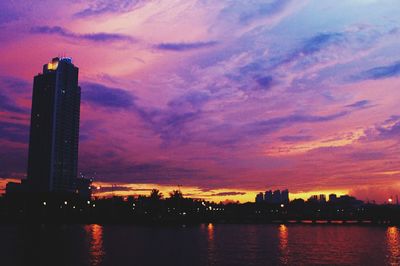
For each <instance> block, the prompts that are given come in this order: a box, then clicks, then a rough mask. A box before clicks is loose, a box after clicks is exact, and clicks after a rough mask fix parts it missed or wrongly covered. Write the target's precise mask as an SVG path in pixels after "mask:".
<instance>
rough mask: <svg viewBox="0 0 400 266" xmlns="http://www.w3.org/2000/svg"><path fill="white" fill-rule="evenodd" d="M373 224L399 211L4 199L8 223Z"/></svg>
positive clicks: (346, 205)
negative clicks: (304, 222) (306, 222)
mask: <svg viewBox="0 0 400 266" xmlns="http://www.w3.org/2000/svg"><path fill="white" fill-rule="evenodd" d="M304 220H307V221H311V222H317V221H326V222H331V221H345V222H346V221H356V222H357V221H359V222H361V221H368V222H371V223H383V224H400V208H399V206H397V205H375V204H364V203H362V202H361V201H358V200H355V199H354V198H352V197H349V198H348V200H342V201H339V202H305V201H304V200H293V201H291V202H289V203H288V204H271V203H266V202H260V203H243V204H240V203H229V204H222V203H219V204H217V203H214V202H208V201H204V200H199V199H192V198H186V197H184V196H183V194H182V192H181V191H179V190H175V191H172V192H171V193H170V194H169V195H168V196H167V197H164V196H163V195H162V194H161V193H160V191H158V190H156V189H154V190H152V191H151V193H150V195H149V196H139V197H133V196H131V197H117V196H116V197H112V198H99V199H82V198H79V197H78V196H76V195H74V194H40V195H38V194H35V195H33V194H24V195H12V196H7V197H2V198H0V221H1V222H3V223H32V222H38V223H118V224H122V223H127V224H130V223H136V224H176V223H179V224H190V223H208V222H212V223H273V222H283V223H284V222H296V221H298V222H300V221H304Z"/></svg>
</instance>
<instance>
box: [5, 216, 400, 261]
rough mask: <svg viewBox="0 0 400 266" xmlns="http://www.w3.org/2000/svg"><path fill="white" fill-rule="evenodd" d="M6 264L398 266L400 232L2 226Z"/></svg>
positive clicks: (385, 229)
mask: <svg viewBox="0 0 400 266" xmlns="http://www.w3.org/2000/svg"><path fill="white" fill-rule="evenodd" d="M0 234H1V238H0V258H1V263H0V264H1V265H3V266H8V265H60V266H62V265H74V266H75V265H109V266H114V265H121V266H124V265H399V263H400V231H399V228H397V227H393V226H389V227H383V226H357V225H354V226H340V225H325V226H322V225H315V226H307V225H298V224H291V225H226V224H224V225H220V224H217V225H214V224H201V225H193V226H138V225H124V226H123V225H105V226H101V225H96V224H93V225H26V224H25V225H18V226H17V225H10V226H6V225H3V226H0Z"/></svg>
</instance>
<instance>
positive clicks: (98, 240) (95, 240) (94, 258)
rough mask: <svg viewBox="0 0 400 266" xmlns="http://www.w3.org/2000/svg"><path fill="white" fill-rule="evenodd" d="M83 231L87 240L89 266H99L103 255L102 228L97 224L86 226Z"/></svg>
mask: <svg viewBox="0 0 400 266" xmlns="http://www.w3.org/2000/svg"><path fill="white" fill-rule="evenodd" d="M85 231H86V233H87V235H88V239H89V256H90V265H92V266H97V265H101V263H102V261H103V257H104V255H105V252H104V248H103V226H101V225H98V224H91V225H86V226H85Z"/></svg>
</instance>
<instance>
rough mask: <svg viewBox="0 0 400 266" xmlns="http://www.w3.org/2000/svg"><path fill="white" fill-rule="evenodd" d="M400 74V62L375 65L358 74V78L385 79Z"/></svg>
mask: <svg viewBox="0 0 400 266" xmlns="http://www.w3.org/2000/svg"><path fill="white" fill-rule="evenodd" d="M397 76H400V62H396V63H393V64H391V65H387V66H381V67H374V68H371V69H369V70H366V71H364V72H361V73H360V74H359V75H357V76H356V77H355V78H356V79H361V80H362V79H385V78H391V77H397Z"/></svg>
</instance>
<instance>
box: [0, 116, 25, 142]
mask: <svg viewBox="0 0 400 266" xmlns="http://www.w3.org/2000/svg"><path fill="white" fill-rule="evenodd" d="M28 136H29V127H28V126H27V125H22V124H16V123H9V122H1V121H0V139H1V140H9V141H13V142H19V143H24V144H25V143H28V138H29V137H28Z"/></svg>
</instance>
